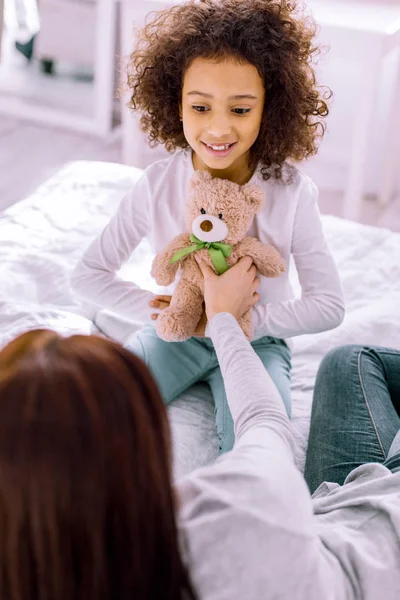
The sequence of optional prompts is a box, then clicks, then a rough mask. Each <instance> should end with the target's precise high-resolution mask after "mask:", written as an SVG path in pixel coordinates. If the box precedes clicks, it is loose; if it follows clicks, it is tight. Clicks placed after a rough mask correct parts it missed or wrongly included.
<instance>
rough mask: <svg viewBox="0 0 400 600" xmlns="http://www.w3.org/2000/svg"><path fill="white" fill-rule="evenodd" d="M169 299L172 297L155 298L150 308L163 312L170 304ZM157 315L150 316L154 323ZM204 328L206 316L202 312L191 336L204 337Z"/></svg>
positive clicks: (204, 312)
mask: <svg viewBox="0 0 400 600" xmlns="http://www.w3.org/2000/svg"><path fill="white" fill-rule="evenodd" d="M171 298H172V296H156V297H155V298H154V299H153V300H151V302H150V306H151V308H157V309H158V310H165V309H166V308H168V306H169V305H170V304H171ZM158 315H159V313H153V314H152V315H151V318H152V320H153V321H156V320H157V319H158ZM206 326H207V316H206V311H205V310H204V311H203V314H202V315H201V318H200V321H199V322H198V324H197V327H196V329H195V331H194V333H193V335H194V336H195V337H204V336H205V333H206Z"/></svg>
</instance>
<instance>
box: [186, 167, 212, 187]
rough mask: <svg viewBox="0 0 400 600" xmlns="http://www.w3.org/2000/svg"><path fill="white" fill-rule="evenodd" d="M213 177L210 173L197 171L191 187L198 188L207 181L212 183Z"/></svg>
mask: <svg viewBox="0 0 400 600" xmlns="http://www.w3.org/2000/svg"><path fill="white" fill-rule="evenodd" d="M211 179H212V176H211V174H210V173H209V172H208V171H195V173H194V175H193V177H192V180H191V187H192V188H194V187H197V186H198V185H200V184H201V183H204V182H205V181H211Z"/></svg>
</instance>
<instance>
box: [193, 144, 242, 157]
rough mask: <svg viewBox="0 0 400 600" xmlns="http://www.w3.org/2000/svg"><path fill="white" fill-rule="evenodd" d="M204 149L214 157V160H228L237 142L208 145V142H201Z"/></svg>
mask: <svg viewBox="0 0 400 600" xmlns="http://www.w3.org/2000/svg"><path fill="white" fill-rule="evenodd" d="M201 143H202V144H203V146H204V148H205V149H206V150H207V152H208V154H210V155H211V156H213V157H214V158H227V157H228V156H230V154H231V152H232V151H233V148H234V147H235V146H236V144H237V142H232V143H230V144H207V143H206V142H201Z"/></svg>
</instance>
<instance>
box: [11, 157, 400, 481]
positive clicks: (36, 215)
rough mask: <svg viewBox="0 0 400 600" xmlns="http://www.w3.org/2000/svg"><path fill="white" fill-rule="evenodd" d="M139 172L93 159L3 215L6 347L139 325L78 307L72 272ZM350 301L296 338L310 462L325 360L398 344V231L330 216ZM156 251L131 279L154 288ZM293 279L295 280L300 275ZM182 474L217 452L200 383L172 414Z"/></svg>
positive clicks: (115, 332)
mask: <svg viewBox="0 0 400 600" xmlns="http://www.w3.org/2000/svg"><path fill="white" fill-rule="evenodd" d="M140 173H141V171H140V170H138V169H134V168H132V167H127V166H122V165H117V164H109V163H96V162H86V161H81V162H74V163H70V164H68V165H66V166H65V167H64V168H63V169H62V170H61V171H60V172H59V173H57V174H56V175H55V176H54V177H53V178H51V179H50V180H49V181H47V182H46V183H44V184H43V185H42V186H41V187H39V189H38V190H37V191H36V192H35V193H33V194H32V196H31V197H30V198H28V199H26V200H23V201H22V202H20V203H18V204H16V205H14V206H12V207H11V208H9V209H8V210H6V211H4V212H3V213H2V214H0V347H2V346H4V345H5V344H6V343H7V342H8V341H10V340H11V339H13V337H15V336H16V335H17V334H19V333H21V332H23V331H25V330H27V329H34V328H39V327H49V328H52V329H55V330H57V331H59V332H60V333H62V334H65V335H68V334H73V333H84V334H89V333H98V334H101V335H107V336H109V337H113V338H115V339H117V340H118V341H120V342H123V341H124V340H125V339H126V337H127V335H128V334H131V333H132V332H134V331H135V329H136V328H137V326H138V325H137V324H136V323H135V322H134V315H133V319H132V322H124V321H120V320H119V319H118V318H117V316H115V315H113V314H112V313H107V312H104V311H100V312H98V311H96V310H94V309H93V308H92V307H90V306H82V305H80V304H79V303H78V302H77V301H76V300H75V299H74V297H73V294H72V293H71V290H70V287H69V275H70V272H71V270H72V269H73V267H74V265H75V263H76V261H77V260H78V259H79V257H80V255H81V253H82V252H83V250H84V248H85V247H86V246H87V245H88V243H89V242H90V241H91V239H92V238H93V237H94V236H95V235H96V234H97V233H98V232H99V231H100V230H101V229H102V227H103V226H104V225H105V224H106V222H107V220H108V219H109V217H110V215H111V214H112V213H113V212H114V211H115V209H116V207H117V205H118V202H119V200H120V199H121V197H122V195H123V194H124V192H125V191H127V190H128V189H129V188H130V187H131V186H132V183H133V182H134V180H135V179H136V178H138V177H139V176H140ZM323 222H324V228H325V232H326V236H327V239H328V242H329V244H330V247H331V249H332V251H333V253H334V256H335V259H336V262H337V265H338V268H339V271H340V274H341V278H342V282H343V286H344V291H345V296H346V306H347V314H346V318H345V320H344V322H343V324H342V325H341V327H339V328H338V329H336V330H334V331H330V332H326V333H323V334H319V335H307V336H302V337H299V338H296V339H294V353H293V374H292V397H293V420H292V427H293V433H294V436H295V440H296V447H297V450H296V462H297V464H298V466H299V468H300V469H302V468H303V466H304V457H305V449H306V443H307V434H308V427H309V418H310V410H311V402H312V391H313V383H314V379H315V374H316V371H317V368H318V365H319V363H320V361H321V358H322V357H323V355H324V354H325V353H326V352H327V351H328V350H329V349H330V348H332V347H334V346H337V345H340V344H348V343H359V344H378V345H383V346H391V347H395V348H400V234H396V233H393V232H390V231H388V230H385V229H378V228H374V227H366V226H363V225H359V224H357V223H353V222H349V221H344V220H342V219H338V218H334V217H330V216H324V217H323ZM150 261H151V252H150V250H149V247H148V245H147V242H146V241H144V242H143V243H142V244H141V245H140V247H139V248H138V249H137V251H136V252H135V253H134V256H133V257H132V259H131V260H130V261H129V262H128V263H127V264H126V265H125V266H124V268H123V270H122V274H123V276H124V277H127V278H133V279H134V280H135V281H137V282H138V283H140V284H141V285H143V286H147V287H148V288H149V289H153V290H154V291H157V287H155V285H154V282H152V280H151V278H150V276H149V265H150ZM293 283H294V286H295V288H296V290H297V291H298V289H299V288H298V282H297V280H296V277H295V274H294V273H293ZM169 415H170V421H171V427H172V431H173V440H174V456H175V461H174V467H175V476H176V477H179V476H181V475H183V474H184V473H187V472H189V471H191V470H192V469H194V468H195V467H197V466H200V465H203V464H206V463H208V462H210V461H212V460H214V458H215V457H216V455H217V440H216V434H215V427H214V417H213V405H212V399H211V396H210V392H209V389H208V387H207V386H206V385H205V384H199V385H196V386H194V387H193V388H191V389H190V390H189V391H188V392H187V393H186V394H184V395H183V396H182V397H181V398H179V399H178V400H177V401H176V402H174V403H173V404H172V405H171V406H170V408H169Z"/></svg>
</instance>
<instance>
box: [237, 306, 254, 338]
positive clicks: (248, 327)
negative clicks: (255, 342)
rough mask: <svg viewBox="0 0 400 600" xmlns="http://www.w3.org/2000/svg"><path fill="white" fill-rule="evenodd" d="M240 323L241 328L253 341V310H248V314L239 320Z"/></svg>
mask: <svg viewBox="0 0 400 600" xmlns="http://www.w3.org/2000/svg"><path fill="white" fill-rule="evenodd" d="M238 323H239V325H240V327H241V328H242V330H243V332H244V334H245V336H246V337H247V339H248V340H251V338H252V337H253V334H254V329H253V319H252V316H251V310H248V311H247V313H245V314H244V315H243V316H242V317H240V319H238Z"/></svg>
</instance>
